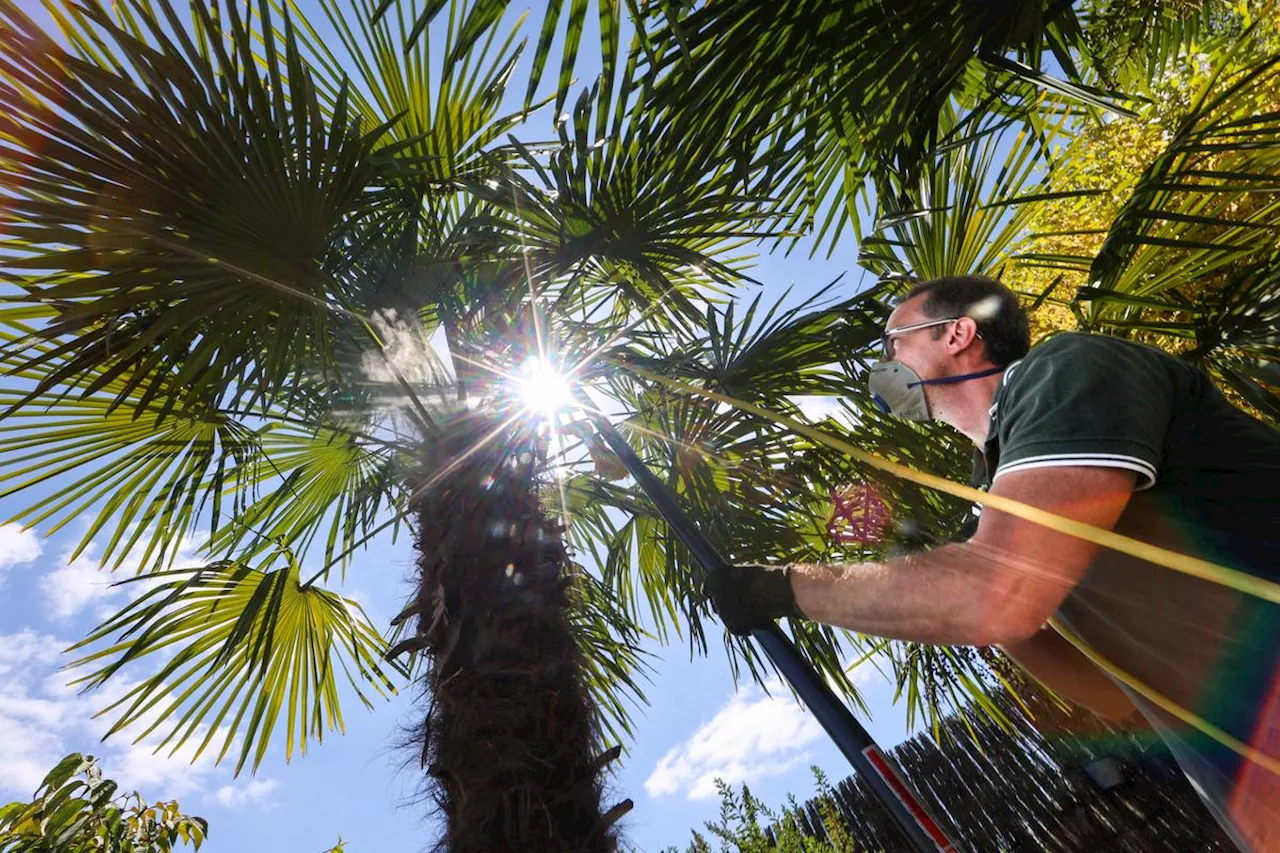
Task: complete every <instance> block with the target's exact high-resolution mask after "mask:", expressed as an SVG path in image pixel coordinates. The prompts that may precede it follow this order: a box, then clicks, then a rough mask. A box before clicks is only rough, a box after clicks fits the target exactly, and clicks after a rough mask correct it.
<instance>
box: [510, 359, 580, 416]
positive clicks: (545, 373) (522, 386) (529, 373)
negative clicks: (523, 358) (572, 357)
mask: <svg viewBox="0 0 1280 853" xmlns="http://www.w3.org/2000/svg"><path fill="white" fill-rule="evenodd" d="M516 383H517V387H518V390H519V393H520V399H522V400H523V401H524V404H525V405H526V406H527V407H528V408H529V409H530V410H531V411H534V412H538V413H540V414H543V415H553V414H555V413H556V412H558V411H559V410H560V409H563V408H565V407H566V406H569V405H571V404H572V403H573V388H572V386H571V385H570V384H569V380H568V379H566V378H565V376H564V374H562V373H561V372H560V371H559V370H557V369H556V367H555V365H553V364H551V363H549V362H546V361H543V360H542V359H537V358H534V359H530V360H529V361H527V362H526V363H525V365H524V367H523V368H522V369H521V371H520V375H519V376H518V377H517V379H516Z"/></svg>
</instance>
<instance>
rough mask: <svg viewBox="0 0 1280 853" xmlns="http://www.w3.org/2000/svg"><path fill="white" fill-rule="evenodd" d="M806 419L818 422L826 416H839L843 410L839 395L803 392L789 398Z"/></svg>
mask: <svg viewBox="0 0 1280 853" xmlns="http://www.w3.org/2000/svg"><path fill="white" fill-rule="evenodd" d="M789 399H790V400H791V402H793V403H795V404H796V407H797V408H799V409H800V414H802V415H804V416H805V418H806V419H807V420H810V421H813V422H815V423H816V422H818V421H821V420H823V419H825V418H828V417H834V418H837V419H838V418H839V416H840V415H841V414H842V413H843V412H844V409H843V408H841V406H840V398H839V397H831V396H827V395H825V394H803V395H797V396H795V397H791V398H789Z"/></svg>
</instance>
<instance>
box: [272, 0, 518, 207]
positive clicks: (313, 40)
mask: <svg viewBox="0 0 1280 853" xmlns="http://www.w3.org/2000/svg"><path fill="white" fill-rule="evenodd" d="M375 5H377V4H375V3H374V2H372V0H353V2H351V3H344V4H339V3H338V2H336V0H323V2H322V3H321V9H322V10H323V12H324V19H325V20H326V21H327V22H328V24H329V25H330V26H331V27H332V28H333V30H334V32H336V33H337V35H338V44H334V43H332V42H331V40H329V39H326V38H325V37H323V36H322V35H321V34H320V33H319V32H317V31H316V30H315V29H314V28H312V27H311V25H309V24H308V23H307V22H306V19H305V17H301V9H300V8H299V7H298V6H297V5H296V4H295V3H292V2H290V3H289V8H290V9H291V10H292V12H291V14H293V15H296V16H299V25H298V27H299V30H300V31H301V33H302V34H301V35H300V36H299V41H300V42H301V44H302V45H303V46H304V48H305V51H306V54H307V56H308V58H309V59H310V60H311V61H312V63H313V64H314V66H315V67H317V68H320V69H323V70H324V75H325V77H326V78H327V85H328V86H329V87H331V88H334V89H336V88H338V87H339V86H340V84H341V81H342V80H343V79H344V77H345V75H346V74H348V73H350V71H349V70H348V69H354V72H355V79H356V81H357V85H356V86H355V87H354V88H353V90H352V95H351V100H352V104H353V111H355V112H358V113H359V114H360V115H361V116H362V118H363V119H364V122H365V125H366V126H367V127H377V126H380V125H384V124H385V125H388V130H387V134H386V137H385V142H386V143H387V144H394V143H397V142H398V143H403V144H402V146H401V147H399V148H398V151H397V156H398V158H399V159H400V160H401V161H402V162H403V163H405V164H406V168H405V169H404V170H402V171H401V172H400V173H399V175H400V178H401V180H402V181H404V182H406V183H407V184H408V185H410V186H412V187H415V188H416V189H418V190H419V191H420V192H421V191H424V190H429V191H430V192H432V193H433V194H435V195H437V196H441V195H443V196H446V197H447V196H449V195H451V194H453V191H454V190H455V189H456V184H455V180H456V179H457V178H458V177H459V176H460V175H464V174H468V173H474V172H476V171H478V170H482V169H483V165H484V164H483V162H482V160H481V159H480V157H479V155H480V154H481V152H483V151H484V150H485V148H486V147H487V146H488V145H489V144H490V143H491V142H493V141H494V140H496V139H499V138H500V137H501V136H502V135H503V134H505V133H507V132H508V131H510V130H511V129H512V128H513V127H515V126H516V125H517V124H519V122H520V121H521V119H522V116H521V114H519V113H517V114H514V115H509V116H501V117H500V116H499V115H498V108H499V106H500V105H501V103H502V101H503V98H504V95H505V93H506V91H507V86H508V84H509V83H510V79H511V75H512V72H513V71H514V70H515V67H516V64H517V62H518V61H519V59H520V56H521V49H522V48H521V45H520V44H518V43H517V42H516V37H517V35H518V32H519V30H518V28H511V29H508V30H507V31H506V32H505V33H502V30H501V28H500V27H499V26H497V22H496V21H495V22H494V23H493V25H492V26H489V27H487V28H486V29H485V30H484V31H482V32H479V33H476V32H472V33H470V34H469V35H470V37H469V38H468V34H467V33H464V32H460V31H459V23H460V22H459V20H458V19H460V18H461V17H462V16H463V15H465V14H466V10H465V8H464V6H463V4H462V3H459V2H450V3H448V4H443V3H426V4H423V3H418V2H412V0H395V2H393V3H390V4H381V5H382V6H383V8H384V10H385V13H384V14H383V15H381V16H379V17H378V18H377V19H376V21H373V22H372V23H371V20H373V19H374V11H375V8H374V7H375ZM445 5H447V6H448V7H449V14H450V18H451V24H452V25H451V26H450V28H449V32H448V39H447V40H445V41H444V44H443V45H440V44H439V43H438V42H437V43H436V44H435V50H436V51H439V52H442V53H443V54H444V57H445V60H444V62H443V63H441V57H440V56H439V55H437V53H433V42H432V39H428V38H422V39H416V40H414V41H413V44H412V45H411V46H410V47H409V49H408V50H407V51H406V50H402V49H401V42H402V41H403V39H404V33H405V32H406V31H408V29H409V27H410V26H411V24H412V21H413V20H414V19H416V18H417V17H418V15H419V14H421V13H422V12H423V9H424V8H426V9H428V10H429V9H431V8H432V7H436V8H443V7H444V6H445ZM477 36H479V38H477ZM339 45H340V47H339ZM437 66H439V67H437ZM436 203H437V204H438V203H439V200H438V199H437V200H436Z"/></svg>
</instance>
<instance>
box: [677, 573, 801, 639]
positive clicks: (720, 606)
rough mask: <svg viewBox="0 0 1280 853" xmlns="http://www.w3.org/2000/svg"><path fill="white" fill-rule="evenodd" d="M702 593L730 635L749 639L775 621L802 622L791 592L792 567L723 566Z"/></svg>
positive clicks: (710, 577) (713, 574) (706, 583)
mask: <svg viewBox="0 0 1280 853" xmlns="http://www.w3.org/2000/svg"><path fill="white" fill-rule="evenodd" d="M702 588H703V591H704V592H705V593H706V594H707V598H709V599H711V602H712V603H713V604H714V605H715V607H716V611H717V612H719V614H720V621H722V622H724V626H725V627H726V628H728V629H729V631H730V632H731V633H734V634H737V635H739V636H746V635H747V634H750V633H751V632H752V631H753V630H754V629H756V628H764V627H766V626H768V625H770V624H772V622H773V621H774V620H775V619H778V618H779V617H782V616H789V617H791V618H793V619H803V618H804V614H803V613H801V612H800V608H798V607H796V598H795V594H794V593H793V592H792V591H791V567H790V566H759V565H751V564H748V565H745V566H724V567H721V568H719V569H716V570H715V571H713V572H710V573H709V574H708V575H707V579H706V581H705V582H704V583H703V586H702Z"/></svg>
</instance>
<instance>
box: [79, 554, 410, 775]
mask: <svg viewBox="0 0 1280 853" xmlns="http://www.w3.org/2000/svg"><path fill="white" fill-rule="evenodd" d="M136 581H146V583H147V584H148V585H152V584H154V585H153V586H151V588H150V589H148V590H147V591H145V592H143V593H142V594H141V595H140V596H138V597H137V598H136V599H135V600H134V601H133V602H131V603H130V604H129V605H127V606H126V607H125V608H123V609H122V610H121V611H120V612H119V613H117V614H116V615H115V616H112V617H111V618H109V619H107V620H106V621H105V622H103V623H102V624H101V625H99V626H98V627H97V628H96V629H94V630H93V632H91V633H90V634H89V636H88V637H86V638H85V639H84V640H82V641H81V642H79V643H77V644H76V645H75V646H73V647H72V649H73V650H78V649H84V648H86V647H87V646H91V645H97V644H102V643H106V644H107V645H106V646H105V647H104V648H100V649H99V650H97V651H94V652H92V653H90V654H87V655H85V656H84V657H81V658H79V659H78V660H76V661H74V662H73V663H72V664H71V666H72V667H81V666H91V665H94V666H97V669H95V670H93V671H92V672H91V673H90V674H88V675H85V676H82V677H80V678H78V679H77V680H76V681H75V682H73V683H75V684H80V685H83V686H84V687H85V688H92V687H96V686H99V685H101V684H103V683H104V682H105V681H106V680H107V679H108V678H110V677H111V676H113V675H114V674H115V673H116V672H118V671H119V670H120V668H121V667H123V666H125V665H126V664H131V663H133V662H135V661H138V660H140V659H148V656H151V655H159V656H160V657H159V660H161V661H162V663H161V665H160V668H159V670H158V671H157V672H156V673H155V674H153V675H151V676H149V677H147V678H145V679H143V680H142V681H141V682H139V683H138V684H137V685H136V686H135V687H133V688H132V689H131V690H129V692H128V693H126V694H125V695H124V696H123V697H122V698H121V699H119V700H117V701H116V702H114V703H112V704H111V705H110V706H108V707H107V708H105V709H104V710H103V711H101V712H100V714H101V715H105V714H115V715H116V719H115V722H114V723H113V724H112V726H111V729H110V731H109V732H108V734H109V735H111V734H116V733H118V732H120V731H122V730H123V729H125V728H126V727H129V726H136V727H140V728H141V732H140V733H139V734H138V735H137V737H136V739H135V743H136V742H141V741H142V740H144V739H146V738H148V737H150V736H151V735H152V734H153V733H157V732H160V733H161V734H160V736H159V739H158V742H157V743H156V745H155V749H156V751H160V750H163V749H166V748H167V749H169V751H170V754H172V753H174V752H176V751H177V750H179V749H181V748H182V747H183V746H184V745H186V744H187V743H188V742H192V743H194V745H195V747H194V751H193V753H192V756H193V760H194V759H195V758H197V757H199V756H200V755H202V754H203V753H204V752H205V750H207V749H208V748H210V746H214V748H215V749H216V750H217V760H218V761H221V760H223V759H224V758H225V757H226V756H227V755H228V754H230V753H231V752H232V751H233V750H236V749H237V746H238V754H237V756H236V773H239V772H240V771H241V770H242V769H243V768H244V767H245V765H246V764H249V765H250V766H251V767H252V768H255V769H256V768H257V767H258V765H259V764H260V763H261V762H262V759H263V757H264V756H265V755H266V751H267V747H268V745H269V744H270V742H271V738H272V736H273V735H274V734H275V732H276V729H277V727H278V726H279V725H280V724H282V723H283V724H284V727H285V758H286V759H288V758H289V757H291V756H292V755H293V751H294V749H295V747H296V748H298V749H299V750H301V751H302V753H304V754H305V752H306V749H307V744H308V741H309V740H310V739H312V738H314V739H316V740H323V739H324V734H325V732H326V731H333V730H335V729H337V730H341V729H342V728H343V717H342V696H341V694H342V691H343V690H344V689H350V690H351V691H353V692H354V694H355V696H356V697H357V698H358V699H359V700H360V702H361V703H362V704H364V705H365V706H366V707H372V701H371V698H372V697H373V696H374V695H375V694H376V695H378V696H383V697H386V696H388V695H390V694H393V693H395V692H396V689H397V682H398V681H399V680H400V678H402V677H404V676H405V675H406V673H405V672H404V671H402V670H401V669H400V668H399V667H398V666H395V665H393V666H391V667H388V666H387V664H385V663H384V662H383V655H384V654H385V653H386V651H387V647H386V643H385V642H384V640H383V638H382V636H381V635H380V634H379V633H378V631H377V630H376V629H375V628H374V627H373V626H372V625H370V624H369V622H368V619H367V618H366V617H365V615H364V612H363V610H362V609H361V607H360V605H359V604H358V603H356V602H355V601H352V600H351V599H347V598H343V597H342V596H340V595H338V594H337V593H334V592H330V591H328V590H324V589H321V588H319V587H316V586H308V585H304V584H302V583H301V582H300V577H299V566H298V563H297V561H296V560H295V559H294V557H293V555H292V554H291V553H290V552H289V551H288V550H286V549H281V550H280V551H278V552H277V553H275V554H272V555H269V556H268V557H267V558H266V559H264V560H263V561H261V562H260V563H258V564H257V565H249V564H247V563H243V562H239V561H226V562H218V563H212V564H210V565H207V566H203V567H200V568H196V569H185V570H177V571H172V572H164V573H153V574H152V575H149V576H146V577H144V578H138V579H136ZM136 581H124V583H133V582H136ZM151 659H154V658H151ZM344 681H345V682H346V684H345V687H344V685H343V682H344ZM135 730H136V729H135ZM218 741H220V744H218V743H217V742H218Z"/></svg>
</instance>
